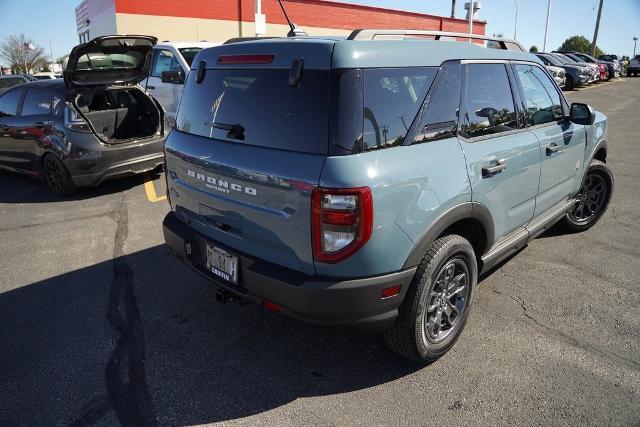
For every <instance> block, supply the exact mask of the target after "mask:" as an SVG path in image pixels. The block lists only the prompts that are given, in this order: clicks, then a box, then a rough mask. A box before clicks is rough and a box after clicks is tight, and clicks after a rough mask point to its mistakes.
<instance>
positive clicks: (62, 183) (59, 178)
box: [42, 153, 78, 196]
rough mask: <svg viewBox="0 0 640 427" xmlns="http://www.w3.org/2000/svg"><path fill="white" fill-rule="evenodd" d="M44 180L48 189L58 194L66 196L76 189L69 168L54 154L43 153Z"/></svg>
mask: <svg viewBox="0 0 640 427" xmlns="http://www.w3.org/2000/svg"><path fill="white" fill-rule="evenodd" d="M42 169H43V171H44V180H45V182H46V184H47V187H49V190H51V191H52V192H54V193H55V194H57V195H58V196H68V195H70V194H73V193H75V192H77V191H78V187H76V186H75V185H74V183H73V181H72V180H71V175H70V174H69V170H68V169H67V167H66V166H65V165H64V163H62V161H61V160H60V159H59V158H58V157H56V156H55V155H54V154H51V153H49V154H45V156H44V157H43V158H42Z"/></svg>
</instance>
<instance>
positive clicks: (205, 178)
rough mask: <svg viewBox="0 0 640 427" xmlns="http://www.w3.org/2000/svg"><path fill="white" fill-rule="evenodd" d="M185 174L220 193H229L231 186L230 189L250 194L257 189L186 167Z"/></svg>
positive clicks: (256, 192) (256, 193)
mask: <svg viewBox="0 0 640 427" xmlns="http://www.w3.org/2000/svg"><path fill="white" fill-rule="evenodd" d="M187 175H188V176H190V177H191V178H195V179H197V180H198V181H202V182H204V183H205V187H207V188H210V189H212V190H216V191H220V192H222V193H226V194H230V193H231V191H229V188H231V190H233V191H237V192H239V193H245V194H249V195H251V196H257V195H258V190H256V189H255V188H252V187H245V186H242V185H240V184H236V183H234V182H232V183H229V181H223V180H221V179H219V178H217V177H215V176H210V175H205V174H203V173H200V172H194V171H192V170H191V169H187Z"/></svg>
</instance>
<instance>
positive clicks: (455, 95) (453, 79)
mask: <svg viewBox="0 0 640 427" xmlns="http://www.w3.org/2000/svg"><path fill="white" fill-rule="evenodd" d="M460 68H461V67H460V63H459V62H448V63H445V64H443V65H442V67H441V69H440V72H439V73H438V76H437V78H436V81H435V83H434V85H433V87H432V89H431V91H430V92H429V94H428V95H427V99H426V101H425V103H424V106H423V108H422V111H421V117H420V119H419V122H418V128H417V129H416V136H415V138H414V139H413V143H414V144H416V143H420V142H428V141H434V140H437V139H443V138H449V137H452V136H455V132H456V124H457V121H458V107H459V104H460Z"/></svg>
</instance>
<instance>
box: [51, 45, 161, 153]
mask: <svg viewBox="0 0 640 427" xmlns="http://www.w3.org/2000/svg"><path fill="white" fill-rule="evenodd" d="M156 41H157V39H156V38H155V37H151V36H104V37H97V38H95V39H93V40H91V41H90V42H88V43H84V44H81V45H78V46H76V47H74V48H73V50H72V51H71V54H70V55H69V60H68V62H67V68H66V70H65V72H64V81H65V84H66V85H67V87H69V88H70V89H71V91H72V93H74V94H75V97H74V100H73V109H69V110H68V112H67V120H68V121H69V122H70V123H72V124H73V123H74V122H80V123H82V122H86V123H88V124H89V126H90V128H91V130H92V131H93V133H94V134H95V135H96V136H97V137H98V138H100V139H101V140H102V141H103V142H106V143H111V144H113V143H122V142H128V141H135V140H139V139H143V138H150V137H159V136H160V135H161V134H162V132H163V120H164V118H163V117H164V116H163V112H162V108H161V107H160V105H159V104H158V103H157V101H155V100H154V99H153V98H151V97H149V96H148V95H147V94H145V93H144V92H143V91H142V90H140V89H139V88H137V87H133V86H135V85H136V84H137V83H139V82H140V81H142V80H143V79H144V78H145V77H146V76H147V74H148V72H149V66H150V63H151V50H152V48H153V46H154V45H155V44H156Z"/></svg>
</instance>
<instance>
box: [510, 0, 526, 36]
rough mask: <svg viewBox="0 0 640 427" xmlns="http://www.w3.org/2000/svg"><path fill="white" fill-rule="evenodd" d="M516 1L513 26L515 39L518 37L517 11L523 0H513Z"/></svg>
mask: <svg viewBox="0 0 640 427" xmlns="http://www.w3.org/2000/svg"><path fill="white" fill-rule="evenodd" d="M515 3H516V23H515V25H514V27H513V39H514V40H516V38H517V37H518V11H519V10H520V8H521V7H522V5H523V4H524V2H521V1H518V0H516V1H515Z"/></svg>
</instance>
